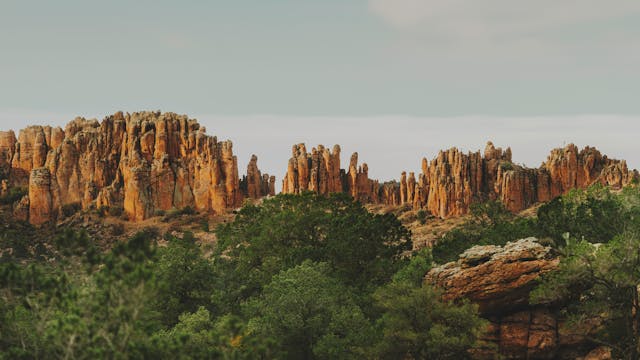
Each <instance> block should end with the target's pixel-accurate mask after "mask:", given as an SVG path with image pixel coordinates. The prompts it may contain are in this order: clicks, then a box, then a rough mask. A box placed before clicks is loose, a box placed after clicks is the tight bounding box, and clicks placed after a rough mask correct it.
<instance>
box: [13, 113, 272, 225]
mask: <svg viewBox="0 0 640 360" xmlns="http://www.w3.org/2000/svg"><path fill="white" fill-rule="evenodd" d="M250 172H251V174H250V175H249V177H251V179H252V180H251V181H252V182H253V184H254V186H257V187H256V188H253V189H252V194H251V195H253V196H260V195H262V194H267V193H270V194H273V192H274V191H273V185H274V182H275V179H272V178H269V177H267V178H266V179H265V178H261V177H260V172H259V171H257V168H256V167H255V161H254V162H253V164H250ZM255 176H258V177H259V179H255ZM0 180H4V181H5V183H7V184H8V185H7V186H9V187H28V191H29V197H28V202H29V205H28V206H29V221H30V222H32V223H34V224H42V223H44V222H47V221H51V220H55V219H56V218H57V217H58V216H59V215H60V213H61V208H62V206H64V205H67V204H80V205H81V206H82V208H88V207H90V206H96V207H114V206H116V207H122V208H123V209H124V212H125V213H126V215H127V216H128V218H129V219H130V220H134V221H137V220H143V219H146V218H148V217H150V216H152V215H153V214H154V212H155V211H156V210H169V209H171V208H184V207H186V206H191V207H194V208H195V209H197V210H199V211H209V212H222V211H225V209H228V208H232V207H235V206H238V205H240V203H241V201H242V197H243V194H242V193H241V191H240V179H239V177H238V165H237V159H236V157H235V156H234V155H233V148H232V144H231V142H230V141H222V142H219V141H218V140H217V138H216V137H212V136H208V135H206V133H205V129H204V128H203V127H201V126H200V125H199V124H198V123H197V121H196V120H193V119H189V118H188V117H187V116H184V115H177V114H174V113H160V112H137V113H132V114H123V113H122V112H119V113H116V114H114V115H112V116H108V117H107V118H105V119H104V120H103V121H102V123H99V122H98V121H96V120H86V119H84V118H76V119H75V120H73V121H71V122H70V123H69V124H68V125H67V126H66V128H65V129H64V130H62V129H60V128H51V127H46V126H45V127H43V126H30V127H28V128H26V129H24V130H22V131H20V133H19V135H18V137H17V138H16V137H15V134H14V133H13V132H0ZM21 203H24V201H22V202H21Z"/></svg>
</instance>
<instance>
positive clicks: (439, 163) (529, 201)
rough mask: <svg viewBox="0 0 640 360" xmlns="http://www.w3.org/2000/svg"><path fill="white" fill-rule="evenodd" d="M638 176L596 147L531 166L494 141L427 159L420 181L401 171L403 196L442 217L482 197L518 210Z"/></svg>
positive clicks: (556, 154) (558, 152)
mask: <svg viewBox="0 0 640 360" xmlns="http://www.w3.org/2000/svg"><path fill="white" fill-rule="evenodd" d="M637 178H638V172H637V171H631V170H629V169H628V168H627V164H626V162H625V161H620V160H613V159H608V158H607V157H606V156H604V155H602V154H601V153H600V152H599V151H597V150H596V149H594V148H591V147H586V148H585V149H583V150H581V151H578V148H577V147H576V146H575V145H573V144H571V145H568V146H567V147H565V148H564V149H554V150H553V151H551V154H550V155H549V157H548V159H547V161H546V162H544V163H543V164H542V165H541V167H540V168H537V169H531V168H525V167H523V166H520V165H516V164H514V163H513V162H512V161H511V149H509V148H507V149H506V150H504V151H503V150H502V149H501V148H496V147H494V145H493V144H492V143H491V142H489V143H487V146H486V148H485V150H484V154H481V153H480V152H479V151H478V152H475V153H467V154H464V153H462V152H460V151H459V150H458V149H456V148H452V149H449V150H447V151H441V152H440V153H439V154H438V156H437V157H436V158H435V159H433V160H432V161H431V163H428V162H427V160H426V159H423V162H422V174H421V175H420V176H419V177H418V181H417V183H416V181H415V179H413V178H412V176H411V174H410V176H409V177H407V176H406V173H403V174H402V176H401V180H400V200H401V203H409V204H412V205H413V207H414V208H416V209H419V208H426V209H427V210H429V211H430V212H431V213H432V214H433V215H435V216H439V217H442V218H446V217H451V216H456V215H461V214H465V213H466V212H467V211H468V210H469V205H471V203H472V202H474V201H483V200H500V201H502V202H503V203H504V204H505V206H506V207H507V209H509V210H511V211H514V212H517V211H520V210H523V209H526V208H528V207H530V206H531V205H533V204H535V203H537V202H544V201H549V200H551V199H552V198H554V197H557V196H559V195H562V194H564V193H566V192H567V191H569V190H571V189H574V188H585V187H587V186H589V185H592V184H595V183H600V184H603V185H607V186H610V187H612V188H614V189H619V188H621V187H623V186H624V185H627V184H629V183H631V182H632V181H633V179H637ZM411 189H414V190H413V191H411Z"/></svg>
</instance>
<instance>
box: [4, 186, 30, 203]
mask: <svg viewBox="0 0 640 360" xmlns="http://www.w3.org/2000/svg"><path fill="white" fill-rule="evenodd" d="M27 193H28V191H27V189H25V188H22V187H13V188H11V189H9V192H8V193H7V194H6V195H4V196H2V197H0V204H2V205H10V204H13V203H14V202H16V201H19V200H20V199H22V198H23V197H24V196H25V195H27Z"/></svg>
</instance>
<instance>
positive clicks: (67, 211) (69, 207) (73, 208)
mask: <svg viewBox="0 0 640 360" xmlns="http://www.w3.org/2000/svg"><path fill="white" fill-rule="evenodd" d="M81 209H82V204H81V203H79V202H74V203H71V204H64V205H62V215H64V217H70V216H73V215H74V214H76V213H77V212H78V211H80V210H81Z"/></svg>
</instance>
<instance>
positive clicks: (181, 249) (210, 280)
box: [154, 233, 216, 326]
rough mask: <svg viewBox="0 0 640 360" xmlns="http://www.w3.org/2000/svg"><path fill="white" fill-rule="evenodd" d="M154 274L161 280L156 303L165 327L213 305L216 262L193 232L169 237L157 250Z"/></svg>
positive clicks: (209, 308)
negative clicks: (166, 243) (214, 262)
mask: <svg viewBox="0 0 640 360" xmlns="http://www.w3.org/2000/svg"><path fill="white" fill-rule="evenodd" d="M154 274H155V276H156V278H157V282H158V292H159V293H158V297H157V300H156V302H155V306H156V307H157V309H158V311H159V312H160V313H161V316H162V322H163V324H164V325H165V326H173V325H174V324H175V323H177V322H178V317H179V316H180V315H181V314H182V313H185V312H189V313H190V312H195V311H196V310H198V308H199V307H201V306H204V307H205V308H207V310H213V309H212V307H211V294H212V293H213V292H214V286H215V284H216V282H215V280H214V279H215V271H214V267H213V262H212V261H210V260H209V259H207V258H205V257H204V256H203V255H202V250H201V249H200V247H199V246H198V244H196V242H195V239H194V238H193V235H192V234H191V233H185V234H184V236H183V237H182V238H177V237H173V236H169V238H168V245H167V246H166V247H161V248H159V249H158V254H157V261H156V262H155V264H154Z"/></svg>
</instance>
